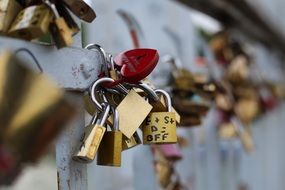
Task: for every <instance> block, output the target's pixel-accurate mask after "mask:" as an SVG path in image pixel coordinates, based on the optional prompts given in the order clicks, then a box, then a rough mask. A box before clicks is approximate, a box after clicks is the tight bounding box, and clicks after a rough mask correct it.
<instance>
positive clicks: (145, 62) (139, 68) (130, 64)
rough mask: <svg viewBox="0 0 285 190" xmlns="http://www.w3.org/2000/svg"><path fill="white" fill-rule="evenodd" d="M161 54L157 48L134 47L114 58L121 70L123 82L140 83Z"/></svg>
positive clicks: (116, 65) (151, 69)
mask: <svg viewBox="0 0 285 190" xmlns="http://www.w3.org/2000/svg"><path fill="white" fill-rule="evenodd" d="M158 60H159V55H158V52H157V50H155V49H133V50H129V51H126V52H123V53H120V54H119V55H117V56H116V57H115V58H114V61H115V67H116V68H117V69H118V70H120V72H121V75H122V79H121V82H128V83H138V82H139V81H141V80H142V79H144V78H146V77H147V76H148V75H149V74H150V73H151V72H152V71H153V69H154V68H155V66H156V65H157V63H158Z"/></svg>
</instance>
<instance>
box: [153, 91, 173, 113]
mask: <svg viewBox="0 0 285 190" xmlns="http://www.w3.org/2000/svg"><path fill="white" fill-rule="evenodd" d="M155 93H156V94H162V95H163V97H164V100H165V101H166V103H167V110H168V112H172V101H171V97H170V95H169V94H168V92H166V91H165V90H162V89H156V90H155Z"/></svg>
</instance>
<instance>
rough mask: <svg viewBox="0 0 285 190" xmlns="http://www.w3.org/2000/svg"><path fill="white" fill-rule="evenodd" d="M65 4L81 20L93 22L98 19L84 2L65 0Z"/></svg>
mask: <svg viewBox="0 0 285 190" xmlns="http://www.w3.org/2000/svg"><path fill="white" fill-rule="evenodd" d="M63 2H64V4H65V5H66V6H67V7H68V8H69V9H70V10H71V12H72V13H74V14H75V15H76V16H77V17H79V18H80V19H82V20H84V21H86V22H92V21H93V20H94V19H95V18H96V14H95V12H94V10H93V9H92V8H91V7H90V6H89V5H88V4H87V3H86V1H84V0H63Z"/></svg>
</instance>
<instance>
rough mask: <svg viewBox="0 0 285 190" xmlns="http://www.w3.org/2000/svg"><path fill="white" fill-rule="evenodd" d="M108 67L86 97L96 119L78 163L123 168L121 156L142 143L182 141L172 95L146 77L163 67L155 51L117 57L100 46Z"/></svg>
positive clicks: (76, 156)
mask: <svg viewBox="0 0 285 190" xmlns="http://www.w3.org/2000/svg"><path fill="white" fill-rule="evenodd" d="M86 48H87V49H90V50H92V49H95V50H96V51H99V52H100V53H101V55H102V57H103V60H104V64H103V65H102V66H103V67H102V71H101V72H100V74H99V75H100V77H99V79H97V80H96V81H95V82H94V83H93V84H92V86H91V87H90V89H89V90H88V91H87V92H86V93H85V96H84V100H85V104H86V110H87V111H88V113H90V114H91V115H92V119H91V121H90V124H89V125H88V126H86V127H85V131H84V134H83V137H82V139H81V142H80V146H79V150H78V151H77V152H76V153H75V154H74V156H73V159H74V160H75V161H78V162H83V163H89V162H91V161H93V160H94V158H95V156H96V154H97V153H98V156H97V164H98V165H107V166H120V165H121V152H122V151H123V150H127V149H130V148H133V147H135V146H137V145H139V144H141V140H140V136H139V134H138V132H137V130H138V129H141V131H142V137H143V139H142V142H143V144H150V145H151V144H172V143H176V142H177V135H176V122H177V119H176V115H177V116H178V118H179V115H178V114H177V113H176V112H175V110H174V109H173V108H172V103H171V97H170V95H169V94H168V93H167V92H166V91H164V90H162V89H156V88H155V87H154V86H152V85H151V84H150V83H149V82H148V81H147V80H146V77H147V76H148V75H149V74H150V73H151V72H152V70H153V69H154V68H155V66H156V65H157V63H158V53H157V51H156V50H153V49H134V50H130V51H126V52H123V53H121V54H119V55H117V56H116V57H114V58H113V57H112V56H111V55H108V54H106V53H105V51H104V50H103V49H102V48H101V47H100V46H99V45H96V44H91V45H88V46H87V47H86Z"/></svg>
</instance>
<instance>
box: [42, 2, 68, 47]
mask: <svg viewBox="0 0 285 190" xmlns="http://www.w3.org/2000/svg"><path fill="white" fill-rule="evenodd" d="M45 4H46V5H47V6H48V7H50V9H51V10H52V12H53V14H54V19H53V21H52V22H51V23H50V25H49V31H50V33H51V35H52V38H53V40H54V42H55V45H56V47H57V48H59V49H60V48H63V47H67V46H70V45H71V44H72V43H73V38H72V31H71V29H70V28H69V27H68V25H67V23H66V22H65V20H64V18H63V17H61V16H60V15H59V13H58V11H57V9H56V7H55V4H53V3H51V2H50V1H49V0H45Z"/></svg>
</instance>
